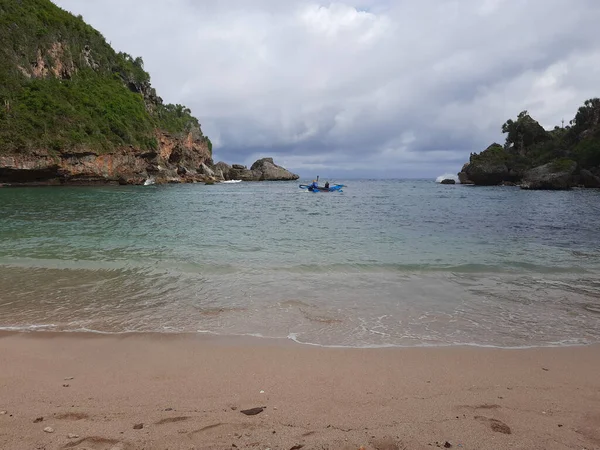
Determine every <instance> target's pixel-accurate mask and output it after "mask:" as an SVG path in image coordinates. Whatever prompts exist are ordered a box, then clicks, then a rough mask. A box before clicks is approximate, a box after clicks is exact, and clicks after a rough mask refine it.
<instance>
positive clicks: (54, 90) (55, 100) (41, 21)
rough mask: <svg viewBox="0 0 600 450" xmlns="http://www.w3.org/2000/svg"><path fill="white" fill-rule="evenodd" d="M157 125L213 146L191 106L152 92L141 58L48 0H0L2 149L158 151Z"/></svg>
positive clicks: (7, 151) (16, 151)
mask: <svg viewBox="0 0 600 450" xmlns="http://www.w3.org/2000/svg"><path fill="white" fill-rule="evenodd" d="M159 131H160V132H167V133H170V134H172V135H175V136H178V135H181V136H183V135H188V136H189V135H190V133H191V136H193V139H194V140H196V141H197V142H203V143H204V144H205V145H206V146H207V147H208V150H209V152H210V151H211V150H212V144H211V143H210V140H209V139H208V138H207V137H205V136H203V134H202V131H201V128H200V124H199V123H198V120H197V119H196V118H194V117H193V116H192V115H191V112H190V110H189V109H187V108H185V107H184V106H182V105H170V104H164V103H163V101H162V99H161V98H160V97H158V96H157V94H156V92H155V90H154V89H153V88H152V87H151V85H150V75H148V73H147V72H146V71H145V70H144V63H143V61H142V58H140V57H138V58H134V57H132V56H130V55H127V54H125V53H117V52H115V51H114V50H113V49H112V48H111V47H110V45H108V43H107V42H106V40H105V39H104V37H103V36H102V34H100V33H99V32H98V31H96V30H95V29H94V28H92V27H91V26H89V25H87V24H86V23H85V22H84V21H83V19H82V18H81V16H79V17H75V16H73V15H72V14H70V13H68V12H67V11H64V10H62V9H61V8H59V7H58V6H56V5H54V4H53V3H51V2H50V1H49V0H0V156H2V155H7V154H21V155H22V154H30V153H31V152H35V151H39V150H46V151H48V152H51V153H56V154H58V155H60V154H66V153H72V152H84V151H85V152H94V153H96V154H103V153H107V152H112V151H114V150H115V149H118V148H127V147H132V148H134V149H136V150H138V151H153V150H154V151H156V150H158V147H159V142H158V138H157V132H159Z"/></svg>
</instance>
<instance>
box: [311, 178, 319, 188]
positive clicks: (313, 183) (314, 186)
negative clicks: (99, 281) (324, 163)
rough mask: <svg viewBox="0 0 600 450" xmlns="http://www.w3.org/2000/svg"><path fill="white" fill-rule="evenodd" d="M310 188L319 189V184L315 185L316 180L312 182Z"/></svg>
mask: <svg viewBox="0 0 600 450" xmlns="http://www.w3.org/2000/svg"><path fill="white" fill-rule="evenodd" d="M310 187H312V188H313V189H317V188H318V187H319V184H318V183H317V180H313V182H312V184H311V185H310Z"/></svg>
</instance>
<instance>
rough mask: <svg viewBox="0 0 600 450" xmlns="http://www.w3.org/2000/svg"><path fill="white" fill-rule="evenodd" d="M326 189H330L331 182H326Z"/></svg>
mask: <svg viewBox="0 0 600 450" xmlns="http://www.w3.org/2000/svg"><path fill="white" fill-rule="evenodd" d="M325 189H329V181H326V182H325Z"/></svg>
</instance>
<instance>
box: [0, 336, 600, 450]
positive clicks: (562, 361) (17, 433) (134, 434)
mask: <svg viewBox="0 0 600 450" xmlns="http://www.w3.org/2000/svg"><path fill="white" fill-rule="evenodd" d="M599 374H600V346H589V347H572V348H542V349H525V350H501V349H490V348H407V349H339V348H337V349H336V348H318V347H310V346H302V345H298V344H294V343H291V342H288V341H278V340H260V339H253V338H212V337H206V336H186V335H129V336H125V335H122V336H101V335H93V334H68V333H56V334H50V333H29V334H14V333H12V334H11V333H5V334H1V335H0V448H1V449H11V450H12V449H46V450H51V449H80V450H81V449H93V450H105V449H106V450H130V449H161V450H165V449H170V450H173V449H185V450H190V449H205V448H206V449H235V448H238V449H243V448H248V449H263V450H264V449H267V448H270V449H273V450H275V449H284V450H290V449H299V448H303V449H355V450H358V449H359V448H361V447H364V448H365V449H386V450H391V449H431V448H437V447H441V448H444V447H446V448H461V449H504V448H510V449H579V450H581V449H599V448H600V375H599ZM257 407H264V409H263V410H262V411H261V412H259V413H258V414H255V415H245V414H244V413H242V410H247V409H251V408H257ZM254 412H256V411H254ZM40 418H43V420H39V419H40ZM36 419H38V420H36ZM44 429H46V430H47V431H44ZM48 431H51V432H48ZM300 446H302V447H300ZM449 446H451V447H449Z"/></svg>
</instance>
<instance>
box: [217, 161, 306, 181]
mask: <svg viewBox="0 0 600 450" xmlns="http://www.w3.org/2000/svg"><path fill="white" fill-rule="evenodd" d="M213 170H214V172H215V175H216V176H219V175H220V176H222V178H223V179H225V180H242V181H291V180H297V179H298V178H300V177H299V176H298V175H296V174H294V173H292V172H290V171H289V170H287V169H284V168H283V167H281V166H278V165H277V164H275V163H274V162H273V158H262V159H259V160H258V161H256V162H255V163H254V164H252V166H251V167H250V169H248V168H247V167H246V166H243V165H241V164H233V165H232V166H230V165H229V164H226V163H224V162H218V163H217V164H215V166H214V167H213Z"/></svg>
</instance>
